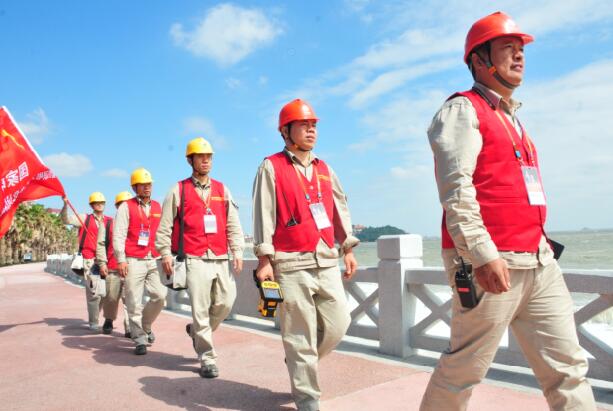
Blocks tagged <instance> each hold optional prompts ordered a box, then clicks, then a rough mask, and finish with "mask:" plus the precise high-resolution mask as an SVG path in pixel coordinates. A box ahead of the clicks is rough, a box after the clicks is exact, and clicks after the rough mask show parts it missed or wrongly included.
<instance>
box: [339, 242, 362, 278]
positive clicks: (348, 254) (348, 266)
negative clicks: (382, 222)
mask: <svg viewBox="0 0 613 411" xmlns="http://www.w3.org/2000/svg"><path fill="white" fill-rule="evenodd" d="M343 261H344V262H345V272H344V273H343V278H344V279H345V280H350V279H351V277H353V275H354V274H355V272H356V270H357V269H358V262H357V261H356V259H355V256H354V255H353V248H351V249H349V250H347V251H345V256H344V257H343Z"/></svg>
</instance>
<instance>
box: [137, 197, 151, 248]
mask: <svg viewBox="0 0 613 411" xmlns="http://www.w3.org/2000/svg"><path fill="white" fill-rule="evenodd" d="M142 208H143V207H142V205H141V204H140V203H139V204H138V216H139V218H140V232H139V234H138V243H137V244H138V245H140V246H145V247H146V246H148V245H149V227H150V226H151V223H150V221H149V217H148V216H146V215H143V214H144V212H143V209H142ZM145 217H146V218H147V229H146V230H145V224H144V221H145Z"/></svg>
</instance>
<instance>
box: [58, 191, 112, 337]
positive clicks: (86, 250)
mask: <svg viewBox="0 0 613 411" xmlns="http://www.w3.org/2000/svg"><path fill="white" fill-rule="evenodd" d="M89 205H90V207H91V208H92V211H93V212H92V213H91V214H81V215H79V216H78V218H77V216H75V215H72V214H70V215H69V214H68V199H67V198H64V207H63V208H62V211H61V212H60V215H61V219H62V222H63V223H64V224H70V225H73V226H74V227H78V228H79V234H78V240H77V241H79V249H80V250H81V254H82V256H83V271H84V274H83V279H84V282H85V299H86V301H87V317H88V322H89V329H90V330H91V331H95V332H99V331H100V325H99V324H98V322H99V316H100V308H101V307H100V301H101V297H100V296H99V295H97V294H95V293H94V292H93V290H95V289H96V286H97V282H98V281H99V280H100V277H99V276H97V275H91V272H90V271H91V268H92V266H93V265H94V259H95V258H96V240H97V238H98V230H99V228H100V227H104V225H105V224H106V223H107V222H108V221H110V220H111V218H110V217H107V216H105V215H104V206H105V205H106V199H105V198H104V195H103V194H102V193H100V192H98V191H96V192H94V193H91V194H90V196H89Z"/></svg>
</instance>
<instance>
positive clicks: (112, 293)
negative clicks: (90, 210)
mask: <svg viewBox="0 0 613 411" xmlns="http://www.w3.org/2000/svg"><path fill="white" fill-rule="evenodd" d="M131 198H132V194H130V193H129V192H128V191H122V192H121V193H119V194H117V195H116V196H115V208H119V206H120V205H121V204H122V203H123V202H124V201H126V200H129V199H131ZM112 238H113V220H111V219H109V220H108V221H107V222H106V223H105V224H104V226H102V227H100V229H99V230H98V243H97V246H96V264H98V266H99V267H100V277H101V278H104V279H105V280H106V296H105V297H104V298H103V299H102V312H103V313H104V324H103V325H102V332H103V333H104V334H110V333H111V332H112V331H113V321H115V319H116V318H117V308H118V307H119V299H120V298H121V301H122V305H123V311H124V318H123V326H124V336H125V337H126V338H131V334H130V319H129V317H128V309H127V307H126V298H125V287H124V279H123V278H122V277H120V276H119V272H118V271H117V258H115V253H114V251H113V241H112Z"/></svg>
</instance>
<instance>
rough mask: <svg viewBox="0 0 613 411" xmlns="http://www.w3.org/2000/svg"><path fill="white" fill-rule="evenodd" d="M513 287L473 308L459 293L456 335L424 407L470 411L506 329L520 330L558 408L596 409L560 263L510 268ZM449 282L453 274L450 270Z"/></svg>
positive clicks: (453, 325) (549, 398)
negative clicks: (465, 305) (463, 302)
mask: <svg viewBox="0 0 613 411" xmlns="http://www.w3.org/2000/svg"><path fill="white" fill-rule="evenodd" d="M509 274H510V278H511V290H510V291H508V292H506V293H502V294H498V295H496V294H492V293H483V290H482V289H481V288H480V287H479V286H478V285H477V284H476V285H477V290H478V292H477V295H478V296H480V298H481V300H480V301H479V304H478V305H477V306H476V307H475V308H472V309H467V308H463V307H462V306H461V304H460V301H459V298H458V296H457V293H456V292H455V291H454V293H453V303H452V318H451V338H450V344H449V348H448V350H447V351H446V352H444V353H443V355H442V356H441V359H440V361H439V364H438V366H437V368H436V369H435V370H434V373H433V374H432V377H431V378H430V383H429V384H428V387H427V389H426V392H425V394H424V397H423V399H422V403H421V408H420V410H421V411H429V410H432V411H434V410H436V411H440V410H454V411H455V410H466V408H467V406H468V400H469V399H470V396H471V393H472V390H473V387H474V386H475V385H477V384H478V383H479V382H481V380H482V379H483V377H484V376H485V374H486V372H487V370H488V368H489V366H490V364H491V362H492V360H493V358H494V355H495V354H496V351H497V349H498V344H499V343H500V339H501V338H502V335H503V333H504V331H505V330H506V329H507V327H508V326H510V327H511V331H512V332H513V334H514V335H515V338H516V339H517V342H518V343H519V345H520V347H521V349H522V351H523V353H524V355H525V357H526V359H527V360H528V363H529V364H530V366H531V367H532V370H533V371H534V375H535V376H536V378H537V379H538V381H539V384H540V386H541V389H542V390H543V394H544V395H545V397H546V399H547V402H548V403H549V407H550V408H551V409H552V410H556V411H558V410H581V411H591V410H595V409H596V405H595V402H594V395H593V393H592V389H591V387H590V385H589V383H588V382H587V380H586V377H585V374H586V373H587V368H588V363H587V360H586V358H585V355H584V353H583V352H582V350H581V347H580V345H579V341H578V338H577V333H576V330H575V320H574V317H573V301H572V299H571V296H570V293H569V292H568V288H567V287H566V283H565V282H564V278H563V277H562V271H561V270H560V267H559V266H558V263H557V262H555V261H554V262H552V263H551V264H549V265H547V266H544V267H543V266H539V267H538V268H536V269H529V270H515V269H510V270H509ZM448 276H449V281H450V283H451V284H452V287H454V285H453V283H452V280H453V278H454V274H453V273H452V272H448Z"/></svg>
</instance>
